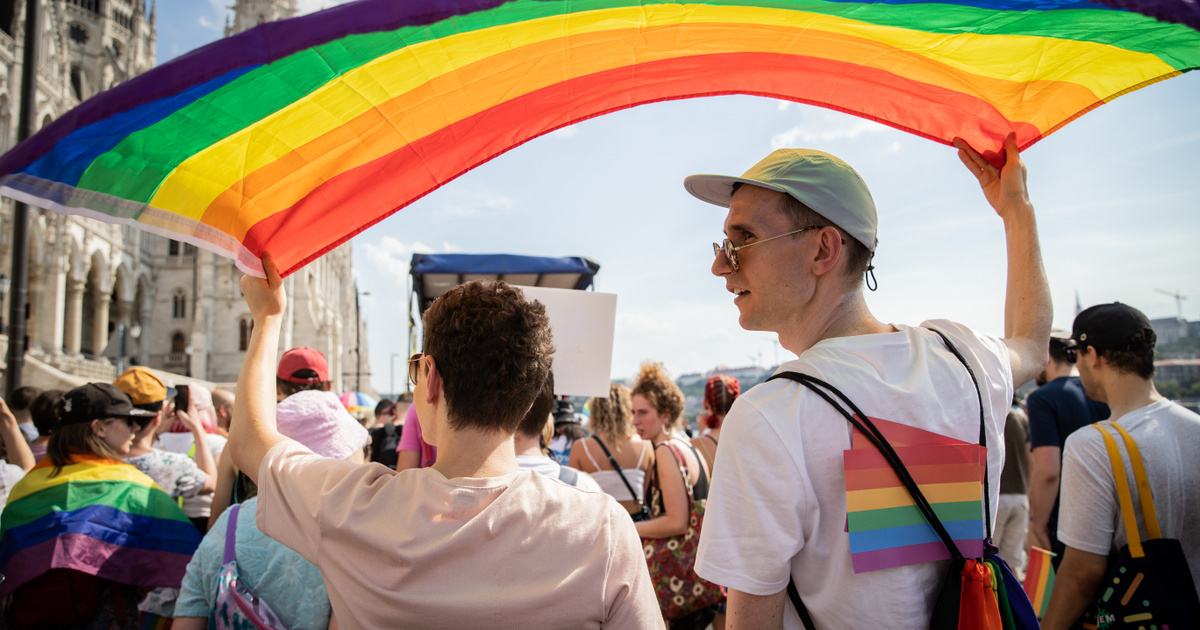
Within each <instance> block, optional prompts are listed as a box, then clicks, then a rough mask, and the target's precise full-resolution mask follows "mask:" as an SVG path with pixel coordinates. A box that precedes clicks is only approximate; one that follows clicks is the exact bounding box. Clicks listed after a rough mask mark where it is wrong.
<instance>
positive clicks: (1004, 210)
mask: <svg viewBox="0 0 1200 630" xmlns="http://www.w3.org/2000/svg"><path fill="white" fill-rule="evenodd" d="M954 146H955V147H957V148H958V159H960V160H962V163H963V165H964V166H966V167H967V170H968V171H971V174H972V175H974V176H975V179H977V180H979V187H980V188H981V189H983V195H984V197H986V198H987V200H988V203H990V204H991V205H992V207H993V208H995V209H996V214H999V215H1000V217H1001V218H1007V214H1008V212H1009V210H1010V209H1012V208H1013V207H1028V206H1031V205H1032V204H1031V203H1030V202H1029V191H1028V189H1027V188H1026V186H1025V178H1026V171H1025V163H1024V162H1022V161H1021V156H1020V154H1019V153H1018V152H1017V136H1016V134H1011V133H1010V134H1008V137H1006V138H1005V139H1004V165H1003V166H1001V167H997V166H995V165H994V164H992V163H991V162H989V161H988V160H987V159H986V158H984V157H983V156H982V155H980V154H979V152H978V151H976V150H975V149H973V148H972V147H971V145H969V144H967V142H966V141H965V140H963V139H962V138H955V139H954Z"/></svg>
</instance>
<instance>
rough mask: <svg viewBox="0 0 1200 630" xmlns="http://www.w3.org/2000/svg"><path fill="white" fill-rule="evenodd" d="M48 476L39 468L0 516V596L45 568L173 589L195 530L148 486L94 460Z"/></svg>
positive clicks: (137, 474)
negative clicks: (1, 574) (70, 570)
mask: <svg viewBox="0 0 1200 630" xmlns="http://www.w3.org/2000/svg"><path fill="white" fill-rule="evenodd" d="M53 473H54V466H53V464H52V463H51V462H50V459H49V458H46V459H43V460H42V461H41V462H38V464H37V465H36V466H34V468H33V470H31V471H29V474H28V475H26V476H25V477H24V478H23V479H21V481H19V482H18V483H17V485H15V486H13V489H12V492H11V493H10V494H9V497H8V505H7V506H5V508H4V510H3V512H0V573H3V574H4V575H5V576H6V579H5V580H4V582H2V583H0V597H4V596H6V595H8V594H9V593H11V592H12V591H13V590H14V589H16V588H17V587H19V586H21V585H22V584H24V583H26V582H28V581H30V580H32V579H34V578H36V577H38V576H40V575H42V574H43V573H45V572H46V571H49V570H51V569H73V570H75V571H81V572H83V573H87V574H90V575H95V576H97V577H101V578H104V579H107V580H112V581H114V582H119V583H122V584H133V585H137V586H167V587H172V588H179V585H180V582H181V581H182V580H183V574H184V571H185V570H186V569H187V564H188V561H189V560H191V558H192V554H193V553H195V551H196V547H198V546H199V545H200V532H199V531H197V530H196V528H195V526H193V525H192V523H191V521H189V520H188V518H187V517H186V516H184V514H183V512H182V511H180V509H179V506H177V505H175V502H174V501H172V500H171V497H170V496H168V495H167V493H166V492H163V490H162V488H160V487H158V485H157V484H155V483H154V480H152V479H151V478H150V477H147V476H146V475H144V474H143V473H142V472H141V471H139V470H138V469H136V468H134V467H133V466H130V465H128V464H125V463H123V462H118V461H115V460H111V459H105V458H102V457H97V456H94V455H76V456H75V462H74V463H72V464H70V465H68V466H64V467H63V468H62V470H61V471H60V472H59V474H57V475H54V474H53Z"/></svg>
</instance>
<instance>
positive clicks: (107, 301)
mask: <svg viewBox="0 0 1200 630" xmlns="http://www.w3.org/2000/svg"><path fill="white" fill-rule="evenodd" d="M40 1H41V2H42V24H43V32H42V34H41V40H42V50H41V59H40V62H39V68H38V111H37V118H36V120H37V121H39V122H38V127H39V128H40V127H42V126H45V125H46V124H49V123H50V122H51V121H53V120H54V119H55V118H57V117H58V116H61V115H62V114H63V113H64V112H66V111H67V110H69V109H71V108H72V107H74V106H75V105H77V104H79V103H80V102H81V101H82V100H86V99H87V98H89V97H91V96H92V95H94V94H96V93H97V92H100V91H102V90H105V89H107V88H110V87H112V86H113V85H116V84H117V83H120V82H122V81H125V80H127V79H129V78H130V77H133V76H135V75H137V74H140V73H142V72H145V71H146V70H149V69H150V68H151V67H153V66H154V55H155V44H156V41H155V40H156V36H155V19H156V16H155V9H154V5H153V4H150V5H149V7H148V8H147V7H146V6H145V5H144V4H143V0H40ZM2 4H4V5H7V8H5V7H4V6H0V150H7V149H9V148H11V147H12V146H13V145H15V144H16V140H17V123H16V121H17V108H18V103H19V101H20V98H19V91H20V85H21V81H20V78H21V72H22V49H23V43H24V40H25V36H24V28H23V27H24V12H25V8H24V0H16V1H15V2H8V3H2ZM295 13H296V3H295V0H237V1H236V2H235V3H234V6H233V7H232V15H231V16H230V18H229V21H228V23H227V26H226V35H230V34H234V33H237V32H241V31H242V30H245V29H248V28H252V27H254V26H256V25H257V24H260V23H262V22H265V21H270V20H275V19H280V18H284V17H290V16H292V15H295ZM30 214H31V221H30V254H29V257H30V258H29V262H30V264H29V313H30V317H29V320H28V344H29V352H28V355H27V363H26V368H25V372H24V382H25V383H26V384H32V385H37V386H41V387H51V386H56V387H63V386H74V385H77V384H80V383H83V382H86V381H89V380H112V378H113V377H114V376H115V373H116V369H117V368H118V367H119V366H128V365H131V364H135V363H136V364H140V365H147V366H149V367H152V368H155V369H158V370H161V371H163V372H165V373H167V374H165V376H166V377H167V380H168V381H169V382H170V381H172V380H176V381H178V382H185V381H186V380H189V378H190V379H194V380H199V381H207V382H209V383H216V384H226V385H227V384H230V383H232V382H233V381H235V380H236V378H237V375H238V371H239V370H240V368H241V362H242V357H243V356H244V354H245V348H246V343H247V341H248V340H249V336H250V328H251V326H250V319H249V314H248V311H247V309H246V305H245V303H244V302H243V300H242V298H241V292H240V288H239V281H240V277H241V273H240V272H239V271H238V270H237V269H236V268H235V267H234V264H233V262H232V261H230V260H227V259H225V258H222V257H219V256H216V255H214V254H212V253H209V252H207V251H204V250H197V249H196V248H194V247H192V246H191V245H187V244H184V243H180V242H176V241H171V240H168V239H165V238H162V237H159V236H155V235H152V234H148V233H145V232H140V231H138V230H135V229H133V228H130V227H125V226H119V225H111V224H108V223H102V222H99V221H95V220H92V219H87V218H83V217H68V216H63V215H59V214H55V213H53V212H49V211H45V210H40V209H31V212H30ZM11 239H12V202H11V201H10V200H7V199H5V200H4V201H3V203H2V204H0V273H2V274H4V277H0V300H3V303H0V317H2V318H3V319H4V320H5V321H7V319H8V310H7V298H8V295H7V286H6V283H5V282H4V278H6V277H8V276H9V275H10V270H9V268H10V265H11V260H12V253H11V250H10V245H11ZM286 282H287V289H288V293H289V296H290V297H291V304H290V310H289V312H288V313H287V324H286V325H285V328H284V332H283V338H282V340H281V349H286V348H289V347H293V346H299V345H306V346H311V347H314V348H317V349H318V350H321V351H322V352H324V353H325V355H326V357H327V358H328V359H329V367H330V372H331V377H332V378H333V379H334V387H335V388H336V389H337V390H338V391H341V390H348V389H354V388H356V387H358V384H359V381H360V380H361V383H362V386H363V388H364V389H369V385H367V383H368V382H369V379H368V378H367V376H366V374H365V371H366V369H367V368H366V367H365V366H367V365H368V360H367V354H366V329H365V326H363V325H362V323H361V318H360V317H359V314H358V309H357V306H356V297H357V296H356V289H355V285H354V278H353V273H352V268H351V249H350V245H349V244H346V245H343V246H342V247H339V248H337V249H335V250H333V251H331V252H329V253H328V254H326V255H325V256H323V257H322V258H320V259H318V260H316V261H314V262H313V263H310V264H309V265H308V266H307V267H305V268H303V269H301V270H300V271H298V272H296V273H295V274H293V275H292V276H291V277H289V278H288V279H287V280H286ZM2 332H7V328H6V327H5V329H4V330H3V331H2ZM7 341H8V340H7V337H3V336H0V347H2V346H4V345H6V344H7ZM360 351H361V357H360V356H359V353H360ZM0 360H2V359H0ZM359 365H361V366H364V367H363V368H361V369H359V368H358V367H357V366H359ZM359 372H363V374H362V375H361V379H360V378H359V376H360V375H359V374H358V373H359Z"/></svg>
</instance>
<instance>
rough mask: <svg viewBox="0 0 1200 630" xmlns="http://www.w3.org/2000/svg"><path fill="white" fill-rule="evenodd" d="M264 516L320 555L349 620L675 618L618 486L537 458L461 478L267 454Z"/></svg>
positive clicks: (388, 624) (290, 542) (568, 623)
mask: <svg viewBox="0 0 1200 630" xmlns="http://www.w3.org/2000/svg"><path fill="white" fill-rule="evenodd" d="M258 526H259V528H260V529H261V530H262V531H263V533H265V534H267V535H268V536H270V537H272V538H274V539H276V540H278V541H279V542H281V543H283V544H284V545H286V546H288V547H290V548H292V549H294V550H295V551H296V552H298V553H299V554H300V555H302V556H304V557H305V558H306V559H307V560H309V561H310V562H312V563H313V564H315V565H317V568H319V569H320V570H321V574H322V575H323V576H324V577H325V584H326V586H327V587H328V590H329V599H330V602H331V603H332V605H333V612H334V615H335V616H336V617H337V620H338V623H339V624H340V625H341V626H342V627H344V628H405V627H409V628H418V627H419V628H447V629H449V628H481V627H487V628H495V629H499V630H507V629H510V628H511V629H517V628H562V629H564V630H566V629H572V630H573V629H576V628H662V627H663V620H662V616H661V613H660V612H659V607H658V600H657V599H656V598H655V594H654V588H653V586H652V585H651V583H650V574H649V571H648V570H647V568H646V560H645V557H644V555H643V552H642V547H641V541H640V540H639V539H638V535H637V530H636V529H635V528H634V526H633V521H632V520H630V518H629V515H628V514H627V513H626V512H625V510H624V509H622V508H621V506H620V505H618V504H617V502H616V501H614V500H613V499H612V497H610V496H608V495H606V494H601V493H592V492H585V491H582V490H579V489H576V488H572V487H570V486H568V485H566V484H563V483H562V482H560V481H557V480H554V479H550V478H548V477H545V476H543V475H539V474H537V473H534V472H530V471H521V472H517V473H511V474H508V475H504V476H501V477H491V478H478V479H475V478H456V479H447V478H445V477H444V476H442V474H441V473H439V472H438V471H437V470H435V469H433V468H420V469H411V470H404V471H400V472H396V471H394V470H391V469H389V468H387V467H386V466H381V465H378V464H361V465H360V464H353V463H350V462H346V461H342V460H333V459H325V458H321V457H318V456H316V455H314V454H312V453H311V452H309V451H308V450H307V449H305V448H304V447H303V446H301V445H300V444H299V443H297V442H293V441H291V440H287V441H284V442H282V443H280V444H277V445H275V446H274V447H273V448H272V449H271V450H270V451H269V452H268V453H267V456H266V457H265V458H264V459H263V463H262V467H261V469H260V470H259V479H258Z"/></svg>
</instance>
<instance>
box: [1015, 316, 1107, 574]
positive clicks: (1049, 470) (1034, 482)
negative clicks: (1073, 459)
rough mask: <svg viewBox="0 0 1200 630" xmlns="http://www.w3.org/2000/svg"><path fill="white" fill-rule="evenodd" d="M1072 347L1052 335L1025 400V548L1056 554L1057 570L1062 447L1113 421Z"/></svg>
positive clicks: (1062, 335) (1060, 544) (1060, 338)
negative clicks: (1092, 392) (1079, 372)
mask: <svg viewBox="0 0 1200 630" xmlns="http://www.w3.org/2000/svg"><path fill="white" fill-rule="evenodd" d="M1070 345H1071V340H1070V339H1069V338H1068V337H1067V336H1066V335H1065V334H1055V335H1051V337H1050V347H1049V350H1050V358H1049V360H1048V361H1047V362H1046V369H1044V370H1042V373H1041V374H1038V377H1037V379H1036V382H1037V384H1038V388H1037V389H1036V390H1034V391H1033V392H1032V393H1030V394H1029V397H1028V398H1026V400H1025V408H1026V411H1027V412H1028V415H1029V446H1030V448H1031V449H1032V455H1031V458H1030V463H1031V464H1032V465H1031V466H1030V471H1029V531H1028V534H1027V540H1026V546H1031V545H1034V546H1037V547H1041V548H1042V549H1045V550H1047V551H1053V552H1054V554H1055V555H1054V557H1053V558H1052V560H1051V562H1052V563H1053V564H1054V566H1055V567H1057V566H1058V565H1059V563H1061V562H1062V553H1063V545H1062V543H1061V542H1059V540H1058V538H1057V537H1056V536H1055V532H1056V531H1057V529H1058V505H1059V481H1060V475H1059V473H1060V471H1061V469H1062V449H1063V444H1065V443H1066V441H1067V436H1069V435H1071V434H1072V433H1074V432H1075V431H1076V430H1077V429H1079V428H1080V427H1086V426H1087V425H1089V424H1092V423H1093V422H1097V421H1100V420H1103V419H1105V418H1107V417H1108V407H1107V406H1105V405H1104V403H1101V402H1097V401H1094V400H1090V399H1088V397H1087V395H1086V394H1085V393H1084V387H1083V383H1081V382H1080V380H1079V377H1078V376H1076V373H1075V360H1074V356H1075V355H1074V352H1075V351H1074V350H1073V349H1071V348H1069V346H1070Z"/></svg>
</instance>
